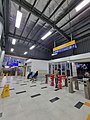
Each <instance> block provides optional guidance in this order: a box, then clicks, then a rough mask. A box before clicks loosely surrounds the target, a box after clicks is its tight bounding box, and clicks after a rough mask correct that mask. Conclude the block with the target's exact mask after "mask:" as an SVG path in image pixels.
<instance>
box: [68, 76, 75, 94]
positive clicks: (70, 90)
mask: <svg viewBox="0 0 90 120" xmlns="http://www.w3.org/2000/svg"><path fill="white" fill-rule="evenodd" d="M68 89H69V93H73V92H74V91H73V78H72V77H69V78H68Z"/></svg>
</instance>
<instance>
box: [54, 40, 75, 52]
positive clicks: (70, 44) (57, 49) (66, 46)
mask: <svg viewBox="0 0 90 120" xmlns="http://www.w3.org/2000/svg"><path fill="white" fill-rule="evenodd" d="M74 48H77V46H76V43H75V40H72V41H70V42H68V43H65V44H63V45H60V46H57V47H55V48H53V54H57V53H58V52H64V51H67V50H70V49H74Z"/></svg>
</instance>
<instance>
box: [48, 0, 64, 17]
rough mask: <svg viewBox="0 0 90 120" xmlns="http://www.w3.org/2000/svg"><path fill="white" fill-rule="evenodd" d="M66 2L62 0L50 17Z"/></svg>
mask: <svg viewBox="0 0 90 120" xmlns="http://www.w3.org/2000/svg"><path fill="white" fill-rule="evenodd" d="M64 2H66V0H62V2H61V3H60V4H59V5H58V7H57V8H56V9H55V10H54V12H53V13H52V14H51V15H50V17H49V19H50V18H51V17H52V16H53V15H54V14H55V13H56V12H57V11H58V9H59V8H60V7H61V6H62V5H63V4H64Z"/></svg>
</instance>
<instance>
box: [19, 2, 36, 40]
mask: <svg viewBox="0 0 90 120" xmlns="http://www.w3.org/2000/svg"><path fill="white" fill-rule="evenodd" d="M36 2H37V0H35V1H34V3H33V5H32V9H33V7H34V6H35V4H36ZM30 16H31V12H30V13H29V14H28V17H27V19H26V21H25V24H24V27H23V30H22V32H21V35H20V38H21V36H22V34H23V32H24V30H25V27H26V25H27V22H28V20H29V18H30ZM20 38H19V40H20ZM19 40H18V41H19Z"/></svg>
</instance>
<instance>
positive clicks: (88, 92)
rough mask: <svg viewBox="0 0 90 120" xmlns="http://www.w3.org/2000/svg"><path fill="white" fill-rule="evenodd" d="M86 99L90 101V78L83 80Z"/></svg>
mask: <svg viewBox="0 0 90 120" xmlns="http://www.w3.org/2000/svg"><path fill="white" fill-rule="evenodd" d="M83 81H84V93H85V98H86V99H89V100H90V78H83Z"/></svg>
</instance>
